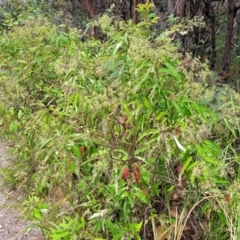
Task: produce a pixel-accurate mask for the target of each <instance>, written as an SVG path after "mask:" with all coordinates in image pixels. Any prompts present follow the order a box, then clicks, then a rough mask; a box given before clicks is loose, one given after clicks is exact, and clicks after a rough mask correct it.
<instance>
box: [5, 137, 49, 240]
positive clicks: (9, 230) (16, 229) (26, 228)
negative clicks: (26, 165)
mask: <svg viewBox="0 0 240 240" xmlns="http://www.w3.org/2000/svg"><path fill="white" fill-rule="evenodd" d="M9 145H10V144H9V143H7V142H6V141H4V140H2V139H0V239H1V240H44V239H45V238H44V237H43V235H42V233H41V231H40V230H39V229H37V228H34V227H33V224H32V223H31V222H29V221H27V220H26V219H25V218H24V216H23V215H22V214H21V211H20V210H19V209H18V206H19V205H20V202H21V200H22V199H23V196H22V195H21V193H19V192H18V191H17V190H12V187H11V186H8V184H7V183H6V181H4V179H3V177H2V174H1V172H2V171H4V169H6V168H7V167H9V166H10V164H11V156H10V154H9V153H8V148H9Z"/></svg>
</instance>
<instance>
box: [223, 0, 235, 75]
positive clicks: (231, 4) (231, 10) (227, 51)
mask: <svg viewBox="0 0 240 240" xmlns="http://www.w3.org/2000/svg"><path fill="white" fill-rule="evenodd" d="M235 7H236V3H235V0H228V19H227V28H226V37H225V47H224V54H223V66H222V70H223V72H229V66H230V56H231V49H232V38H233V26H234V17H235Z"/></svg>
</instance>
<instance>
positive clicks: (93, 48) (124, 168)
mask: <svg viewBox="0 0 240 240" xmlns="http://www.w3.org/2000/svg"><path fill="white" fill-rule="evenodd" d="M151 8H152V5H151V4H142V5H139V7H138V11H139V12H140V14H141V22H139V23H138V24H136V25H134V24H132V22H131V21H127V22H125V21H121V20H118V19H115V18H111V17H109V16H108V15H103V16H102V17H101V18H100V19H99V20H98V21H97V23H95V25H97V26H95V27H97V28H98V30H99V31H101V34H102V36H104V37H103V39H104V40H98V39H95V38H93V37H89V38H87V39H85V41H82V40H81V39H82V36H81V34H79V31H78V30H76V29H69V28H67V27H66V26H64V25H59V26H55V25H54V24H52V23H51V22H50V21H49V20H48V19H47V18H46V17H44V16H43V15H41V14H38V15H37V16H36V15H34V14H33V13H31V14H29V13H27V14H26V13H25V15H24V13H22V14H21V15H20V16H19V17H18V20H17V23H16V24H15V25H16V26H14V25H13V26H12V25H11V27H10V30H9V31H7V32H5V34H3V35H1V37H0V88H1V96H2V100H1V103H0V104H1V105H0V114H1V119H0V124H1V128H2V132H4V133H5V135H6V136H7V137H8V138H11V139H12V140H13V141H14V142H15V146H14V152H15V156H16V162H15V164H14V166H13V170H12V172H11V173H9V176H7V177H6V180H8V181H11V182H12V183H13V187H16V188H21V189H22V190H24V191H25V192H26V194H27V196H28V197H27V198H26V200H25V201H24V203H23V206H22V207H23V211H24V212H25V214H27V216H28V217H29V218H31V219H32V220H33V221H34V222H35V223H36V224H37V225H39V226H40V227H41V228H42V230H43V232H44V233H45V236H46V238H47V239H56V240H57V239H66V240H68V239H96V240H97V239H115V240H117V239H155V240H156V239H164V238H165V239H176V240H177V239H237V238H239V237H240V229H239V227H238V226H239V221H240V211H239V204H238V202H239V200H240V195H239V188H240V185H239V178H240V173H239V156H238V151H239V150H238V148H239V144H238V142H239V140H238V138H239V124H238V123H237V122H236V121H235V120H236V119H237V117H238V114H239V110H238V107H237V105H236V104H235V103H236V102H237V100H238V99H239V95H238V94H236V93H235V92H234V91H233V90H230V89H228V88H224V91H222V92H221V90H222V89H223V87H219V88H217V87H216V86H212V81H215V78H216V77H215V76H214V73H212V72H211V71H209V69H208V67H207V64H205V63H201V62H200V61H199V59H192V58H191V57H190V56H189V55H186V56H184V57H183V56H181V54H180V53H179V51H178V47H177V46H176V45H174V44H173V43H172V39H171V34H172V32H171V33H169V31H165V32H162V33H161V34H159V35H158V36H154V37H153V35H152V32H151V27H152V25H153V24H155V23H156V21H157V20H158V18H157V16H156V15H155V14H152V13H151ZM177 30H179V29H176V31H177ZM226 89H227V90H226ZM221 93H223V94H222V95H221ZM220 95H221V97H220ZM210 109H212V110H210ZM218 114H219V116H218Z"/></svg>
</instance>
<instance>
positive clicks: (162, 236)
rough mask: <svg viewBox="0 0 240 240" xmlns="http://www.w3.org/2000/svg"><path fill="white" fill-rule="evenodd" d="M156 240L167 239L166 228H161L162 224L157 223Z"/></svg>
mask: <svg viewBox="0 0 240 240" xmlns="http://www.w3.org/2000/svg"><path fill="white" fill-rule="evenodd" d="M155 231H156V236H157V240H169V236H168V233H167V231H166V230H163V228H162V226H161V225H159V226H158V227H157V228H156V229H155Z"/></svg>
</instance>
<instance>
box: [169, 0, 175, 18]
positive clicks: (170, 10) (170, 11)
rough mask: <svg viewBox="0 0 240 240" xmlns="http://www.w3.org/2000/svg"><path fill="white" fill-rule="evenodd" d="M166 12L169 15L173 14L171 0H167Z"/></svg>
mask: <svg viewBox="0 0 240 240" xmlns="http://www.w3.org/2000/svg"><path fill="white" fill-rule="evenodd" d="M168 12H169V13H170V15H173V14H174V7H173V0H168Z"/></svg>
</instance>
